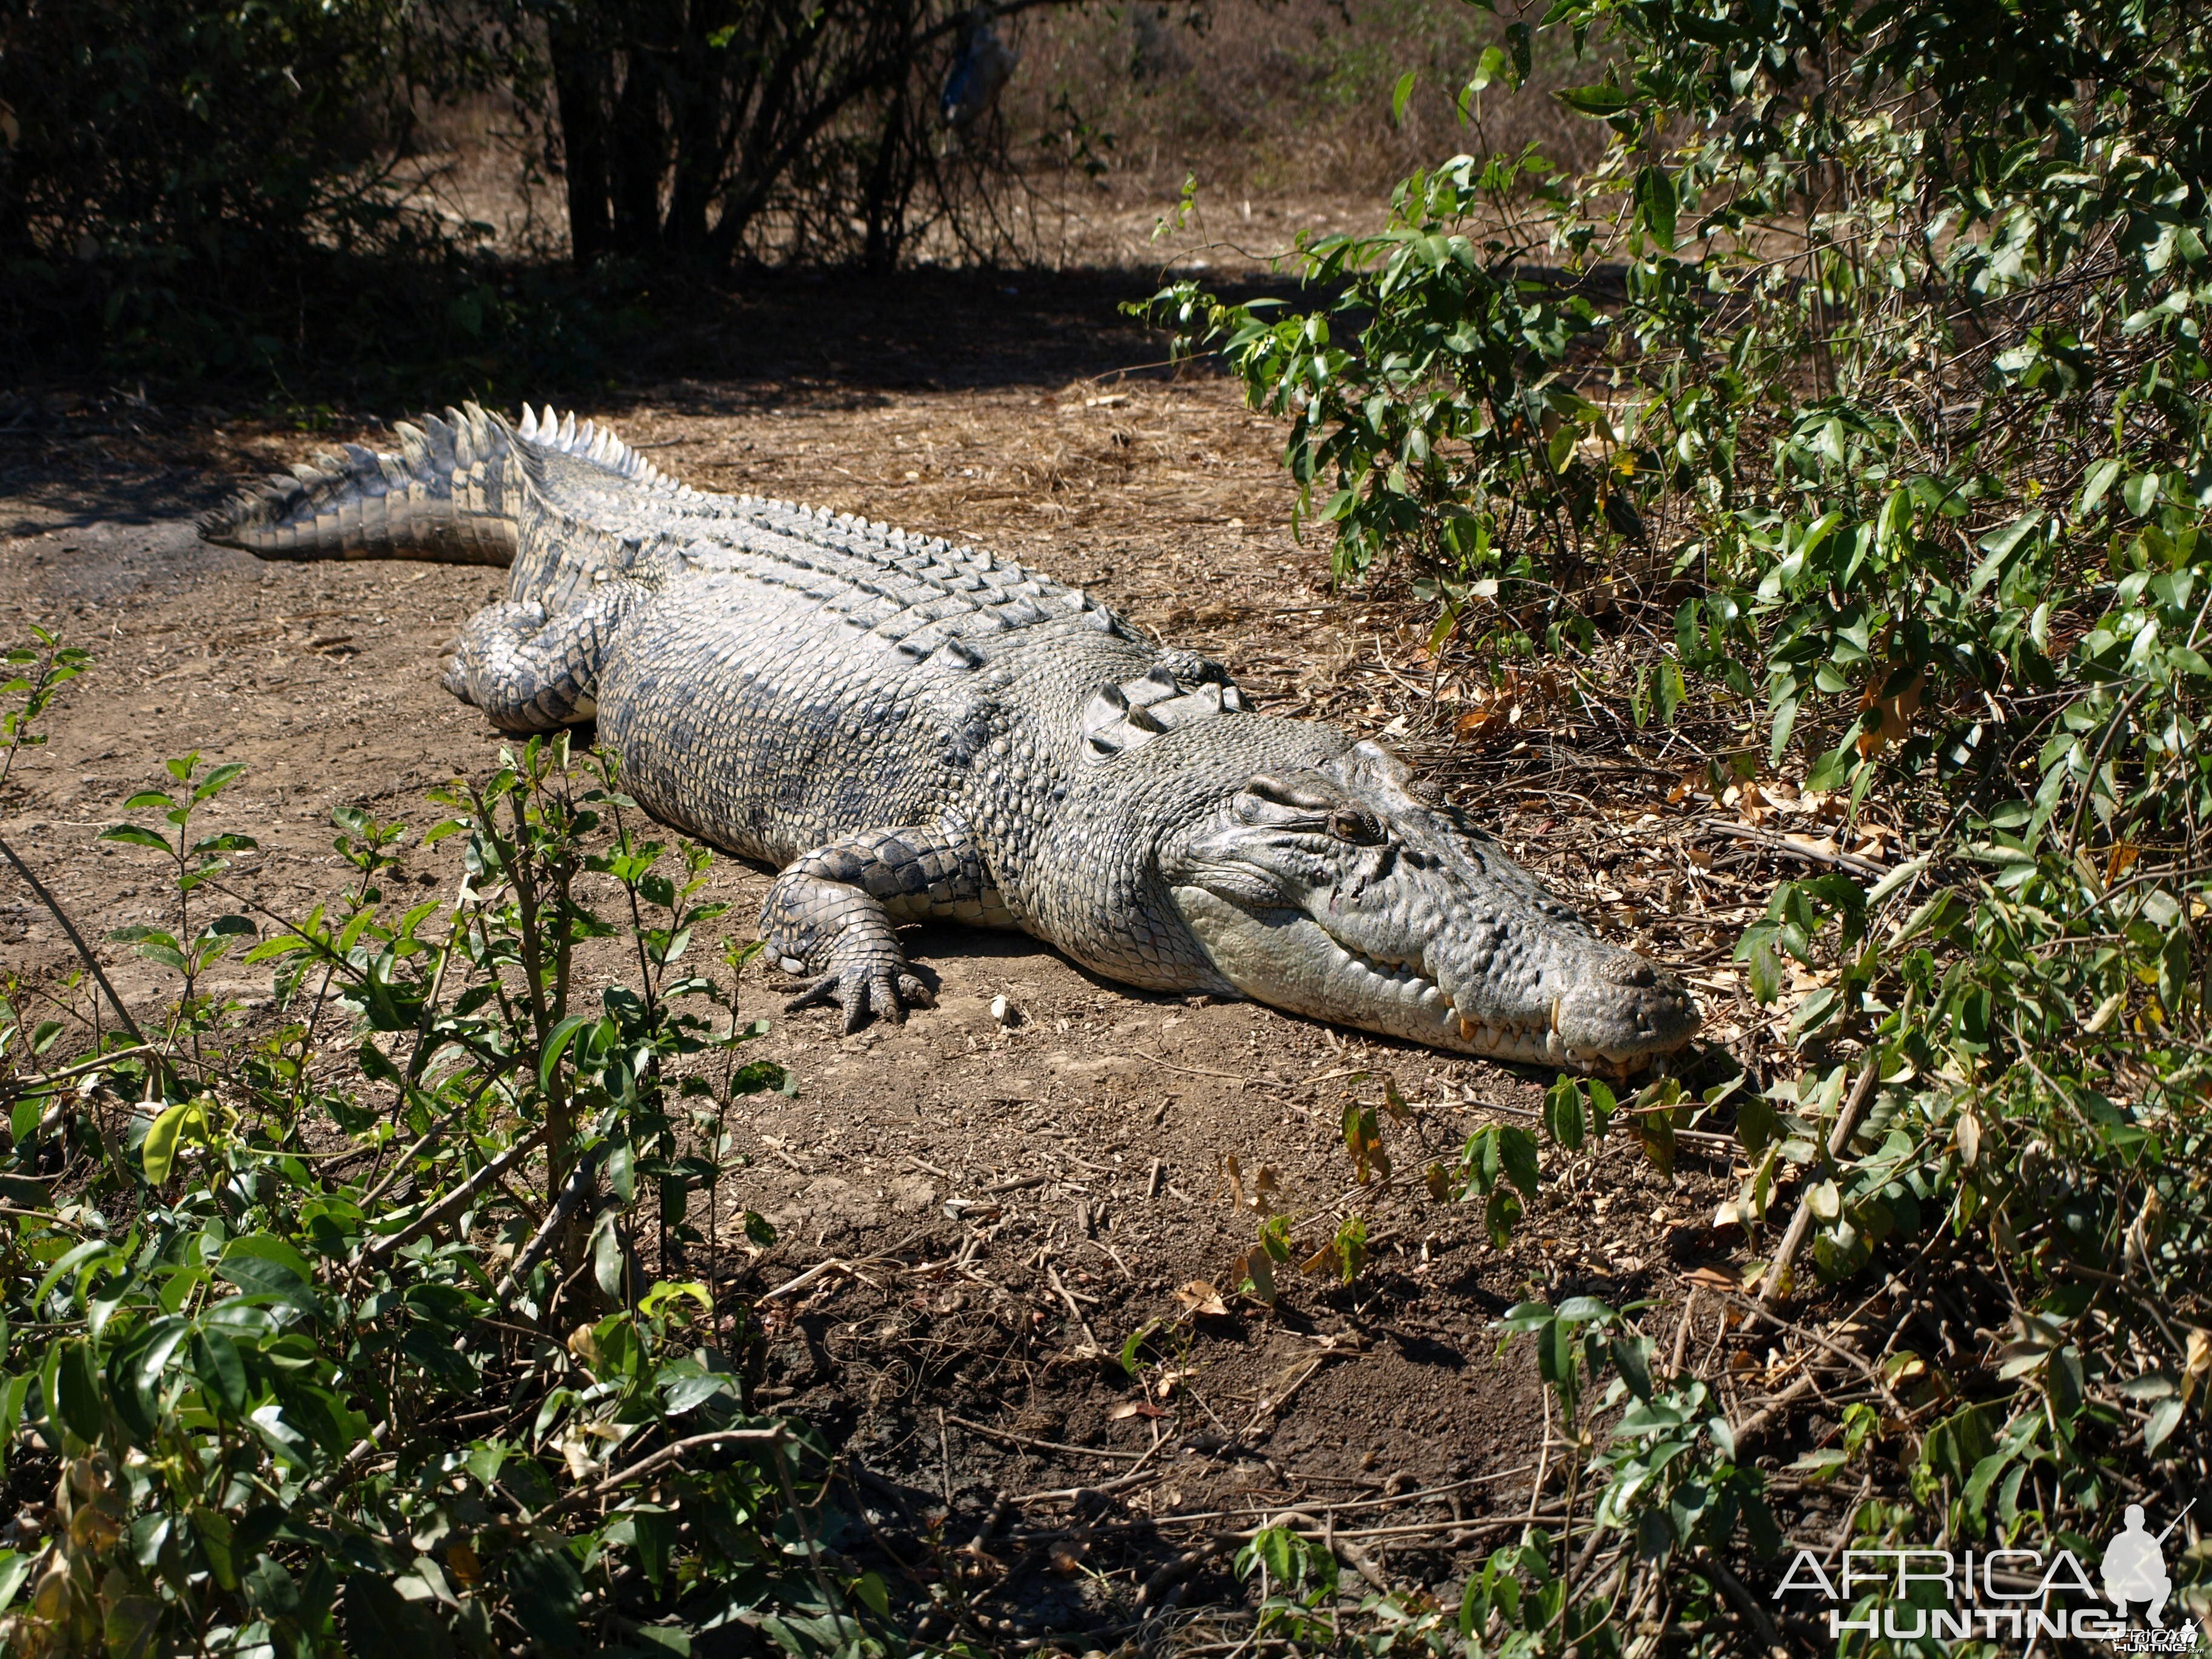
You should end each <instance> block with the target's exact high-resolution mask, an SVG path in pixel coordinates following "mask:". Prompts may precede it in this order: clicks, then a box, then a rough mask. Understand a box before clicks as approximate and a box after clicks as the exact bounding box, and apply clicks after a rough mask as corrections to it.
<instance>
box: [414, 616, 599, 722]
mask: <svg viewBox="0 0 2212 1659" xmlns="http://www.w3.org/2000/svg"><path fill="white" fill-rule="evenodd" d="M628 608H629V593H628V592H626V591H625V590H624V589H623V588H621V587H619V586H610V587H606V588H602V589H600V590H599V591H598V592H593V593H592V595H591V596H590V597H589V598H587V599H585V600H584V602H583V603H582V604H581V605H578V606H576V607H575V608H574V609H572V610H568V611H562V612H561V613H560V614H559V615H557V616H553V617H549V616H547V615H546V613H545V607H544V605H539V604H537V603H536V602H535V601H532V602H531V603H529V604H525V605H517V604H513V603H510V602H507V601H504V600H502V601H501V603H499V604H497V605H486V606H485V607H484V608H483V610H481V611H477V614H476V615H475V616H473V617H470V618H469V620H468V623H467V625H466V626H465V628H463V629H462V630H461V637H460V640H459V643H458V645H457V647H456V648H455V651H454V653H453V665H451V666H450V667H449V668H447V671H446V675H445V684H446V690H448V691H450V692H452V693H453V695H454V696H457V697H459V699H460V700H461V701H462V702H472V703H474V704H475V705H476V706H477V708H481V709H483V711H484V713H485V714H487V715H488V716H489V718H490V720H491V723H492V724H493V725H494V726H497V727H499V729H500V730H501V731H502V732H550V731H553V730H554V729H556V727H559V726H567V725H569V724H571V723H572V722H574V721H576V720H589V719H591V718H592V714H593V713H594V712H595V711H596V709H597V707H598V705H597V703H596V702H595V701H594V699H593V696H592V691H593V688H594V687H595V685H596V684H597V683H598V680H599V659H600V658H601V656H603V655H604V654H605V651H606V648H607V643H608V641H610V640H611V639H612V638H613V636H614V630H615V625H616V624H617V623H618V622H620V621H621V620H622V614H623V611H625V610H627V609H628Z"/></svg>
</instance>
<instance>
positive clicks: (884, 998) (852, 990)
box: [783, 963, 937, 1036]
mask: <svg viewBox="0 0 2212 1659" xmlns="http://www.w3.org/2000/svg"><path fill="white" fill-rule="evenodd" d="M833 1002H834V1003H836V1005H837V1006H839V1007H841V1008H842V1009H843V1010H844V1011H845V1035H846V1036H851V1035H852V1034H853V1033H854V1032H855V1031H857V1030H860V1028H861V1027H862V1026H863V1025H866V1024H867V1023H868V1019H869V1017H870V1016H871V1015H875V1014H880V1015H881V1016H883V1018H885V1019H887V1020H889V1021H890V1023H891V1024H894V1025H903V1024H905V1023H906V1011H907V1010H908V1008H929V1007H933V1006H936V1002H937V999H936V998H935V997H934V996H933V995H932V994H930V989H929V987H927V985H925V984H923V983H922V982H921V981H920V980H919V979H916V978H915V976H914V975H912V974H911V973H909V972H908V971H907V970H906V969H904V968H902V967H901V966H899V965H897V964H896V963H861V964H858V965H855V966H854V967H851V968H846V969H838V970H836V971H834V972H831V973H828V974H824V975H823V976H822V977H821V978H820V979H817V980H816V981H814V983H813V984H811V985H810V986H808V987H806V988H805V990H804V991H801V992H800V993H799V994H798V995H797V996H795V997H793V998H792V1000H790V1001H788V1002H787V1003H785V1004H784V1005H783V1011H784V1012H786V1013H787V1014H795V1013H797V1012H799V1010H800V1009H801V1008H819V1007H823V1006H827V1005H829V1004H830V1003H833Z"/></svg>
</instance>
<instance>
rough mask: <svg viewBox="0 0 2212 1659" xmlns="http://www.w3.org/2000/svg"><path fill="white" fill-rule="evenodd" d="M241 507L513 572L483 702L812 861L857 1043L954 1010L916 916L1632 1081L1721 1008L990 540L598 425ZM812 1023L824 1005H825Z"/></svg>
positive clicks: (349, 542)
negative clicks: (853, 504) (879, 1025)
mask: <svg viewBox="0 0 2212 1659" xmlns="http://www.w3.org/2000/svg"><path fill="white" fill-rule="evenodd" d="M398 432H399V435H400V440H401V444H400V448H399V449H398V452H396V453H392V454H388V455H378V454H376V453H373V452H371V451H369V450H367V449H363V448H361V447H357V446H356V447H349V449H348V450H347V452H346V453H345V454H344V455H343V456H324V457H320V458H319V459H318V461H317V464H316V465H313V466H301V467H297V468H295V470H294V476H293V477H278V478H276V479H274V480H273V481H272V484H271V487H270V488H267V489H263V490H260V491H258V492H254V493H251V494H248V495H244V496H241V497H240V498H239V500H238V501H235V502H234V503H233V504H232V506H231V507H229V508H228V509H227V510H226V511H225V512H223V513H219V514H217V515H216V516H215V517H214V518H213V519H211V520H209V521H208V523H207V524H206V525H204V526H203V527H202V533H203V534H204V535H205V536H206V537H207V538H209V539H210V540H211V541H216V542H221V543H223V544H226V545H229V546H234V547H241V548H244V549H246V550H248V551H250V552H253V553H257V554H258V555H260V556H263V557H265V558H283V559H307V558H386V557H405V556H423V557H429V558H441V559H447V560H462V561H468V562H488V563H507V564H508V565H509V566H510V568H511V570H512V574H511V577H510V579H509V583H508V598H507V600H506V601H505V602H503V603H501V604H499V605H490V606H488V607H486V609H485V610H483V611H481V612H479V613H478V614H477V616H476V617H473V618H472V619H471V621H470V623H469V624H468V626H467V628H466V629H465V630H464V631H463V634H462V636H461V639H460V640H459V642H458V645H457V647H456V652H455V656H454V659H453V664H452V665H451V667H450V669H449V670H448V671H447V677H446V683H447V685H448V686H449V687H450V688H451V689H452V690H453V691H454V692H455V693H456V695H458V696H461V697H463V698H465V699H466V700H467V701H469V702H472V703H474V704H476V705H477V707H479V708H483V710H484V711H485V713H486V714H488V715H489V717H490V718H491V720H492V721H493V723H494V724H495V725H497V726H500V727H501V729H503V730H507V731H512V732H528V731H544V730H550V729H551V728H553V727H555V726H560V725H562V724H565V723H568V722H571V721H575V720H588V719H594V718H596V720H598V722H599V741H600V742H601V743H603V744H606V745H607V746H608V747H610V748H611V749H612V750H614V751H615V752H616V753H617V755H619V756H620V757H621V760H622V765H623V777H624V780H625V784H626V787H628V788H629V791H630V793H632V794H634V795H635V797H636V798H637V799H638V800H639V801H640V802H641V804H643V805H645V806H646V807H647V810H649V811H652V812H653V814H654V815H655V816H657V817H660V818H662V819H663V820H665V821H666V822H667V823H672V824H675V825H677V826H678V827H679V828H681V829H684V830H687V831H689V832H690V833H692V834H694V835H696V836H702V837H703V838H704V839H706V840H708V841H710V842H714V843H715V844H717V845H719V846H721V847H724V848H728V849H730V850H731V851H732V852H734V853H737V854H741V855H743V856H744V857H746V858H750V859H756V860H761V861H762V862H763V863H766V864H769V865H771V866H775V867H776V868H777V869H779V870H781V872H783V873H782V874H781V877H780V878H778V879H777V881H776V883H775V886H774V888H773V889H772V890H770V892H769V898H768V902H767V904H766V906H765V907H764V908H763V914H762V921H761V925H762V933H763V937H764V938H765V939H767V941H768V944H769V950H770V951H771V952H772V953H773V954H774V955H775V957H776V958H777V959H778V960H779V961H780V962H781V963H782V965H783V966H784V967H786V968H787V969H790V970H791V971H793V972H798V973H807V974H811V975H815V976H816V978H815V982H814V984H813V985H812V986H811V987H810V988H809V989H808V991H807V992H806V993H805V994H804V995H802V996H801V997H800V998H799V1004H804V1003H806V1002H810V1001H836V1002H837V1003H839V1004H841V1005H842V1007H843V1008H844V1011H845V1015H846V1023H847V1029H848V1030H852V1029H856V1028H857V1027H858V1026H859V1025H860V1024H861V1023H863V1022H864V1021H865V1020H866V1018H869V1017H870V1015H872V1014H881V1015H884V1016H885V1017H886V1018H892V1019H898V1018H903V1015H904V1010H905V1008H906V1006H908V1004H910V1003H914V1002H917V1001H921V1000H926V997H927V992H926V990H925V988H924V987H923V986H922V984H921V981H919V980H918V979H916V978H915V976H914V975H913V974H912V973H911V972H910V971H909V970H908V965H907V963H906V959H905V957H904V955H903V953H902V951H901V950H900V947H899V944H898V939H897V934H896V927H897V925H898V924H899V923H901V922H902V921H915V920H919V919H921V918H923V917H936V918H943V919H949V920H957V921H968V922H973V923H977V924H981V925H986V926H996V927H1020V928H1024V929H1025V930H1027V931H1028V932H1030V933H1034V934H1035V935H1036V936H1037V937H1038V938H1040V939H1045V940H1047V941H1048V942H1049V943H1051V944H1052V945H1056V946H1057V947H1058V948H1059V949H1060V950H1061V951H1065V952H1066V954H1067V955H1068V956H1070V957H1073V958H1074V959H1075V960H1076V961H1077V962H1079V963H1082V964H1083V965H1084V966H1085V967H1086V968H1088V969H1091V970H1092V971H1094V972H1096V973H1098V974H1100V975H1104V976H1105V977H1108V978H1110V979H1114V980H1118V981H1121V982H1122V983H1125V984H1129V985H1136V986H1141V987H1146V988H1147V989H1154V990H1163V991H1180V992H1211V993H1213V994H1218V995H1242V996H1247V997H1250V998H1253V999H1255V1000H1258V1001H1262V1002H1267V1003H1270V1004H1272V1005H1273V1006H1277V1007H1279V1008H1285V1009H1289V1010H1291V1011H1293V1012H1298V1013H1303V1014H1309V1015H1311V1016H1314V1017H1315V1018H1321V1019H1328V1020H1334V1021H1337V1022H1340V1023H1341V1024H1346V1025H1355V1026H1359V1027H1363V1028H1364V1029H1366V1030H1374V1031H1382V1032H1386V1033H1388V1034H1389V1035H1392V1036H1401V1037H1407V1038H1410V1039H1412V1040H1413V1041H1415V1042H1421V1043H1425V1044H1428V1045H1429V1046H1431V1047H1433V1048H1443V1049H1449V1050H1454V1051H1456V1052H1460V1053H1466V1054H1486V1055H1492V1056H1494V1057H1496V1058H1499V1059H1504V1060H1528V1061H1534V1062H1538V1063H1543V1064H1553V1065H1559V1066H1573V1067H1577V1068H1580V1069H1584V1070H1593V1071H1604V1072H1608V1073H1617V1074H1625V1073H1627V1072H1629V1071H1632V1070H1633V1069H1635V1068H1636V1067H1638V1066H1641V1065H1643V1064H1644V1063H1646V1062H1648V1061H1650V1060H1654V1059H1656V1058H1658V1057H1660V1056H1662V1055H1665V1054H1669V1053H1671V1052H1673V1051H1674V1050H1675V1049H1677V1048H1680V1047H1681V1046H1682V1045H1683V1044H1684V1043H1686V1042H1688V1041H1689V1039H1690V1037H1691V1036H1692V1034H1693V1033H1694V1032H1695V1031H1696V1030H1697V1024H1698V1013H1697V1008H1696V1006H1695V1004H1694V1003H1692V1000H1690V998H1689V995H1688V994H1687V993H1686V992H1685V991H1684V990H1683V989H1682V987H1681V986H1680V983H1679V982H1678V981H1676V980H1674V978H1673V977H1672V976H1671V975H1668V974H1666V973H1664V972H1663V971H1662V970H1660V969H1656V968H1655V967H1653V966H1652V965H1651V964H1650V963H1648V962H1646V961H1644V959H1643V958H1642V957H1637V956H1634V955H1632V954H1631V953H1629V952H1627V951H1621V950H1619V949H1617V948H1615V947H1614V946H1612V945H1607V944H1605V943H1603V942H1602V941H1601V940H1600V939H1598V938H1597V937H1596V936H1595V934H1593V933H1591V932H1590V931H1589V929H1588V928H1587V927H1584V926H1583V924H1582V922H1581V921H1578V920H1577V918H1576V916H1575V915H1574V914H1573V913H1572V912H1571V911H1570V910H1569V909H1567V908H1565V906H1564V905H1562V904H1560V903H1559V901H1558V900H1556V899H1555V898H1553V896H1551V895H1550V894H1548V893H1547V892H1546V891H1545V890H1544V889H1543V888H1542V886H1541V885H1540V884H1538V883H1537V882H1536V880H1535V879H1534V878H1533V877H1531V876H1529V875H1528V873H1527V872H1525V871H1523V870H1522V869H1520V868H1519V867H1518V866H1515V865H1514V864H1512V863H1511V862H1510V861H1509V860H1506V859H1505V858H1504V857H1503V856H1502V855H1501V854H1499V852H1498V848H1497V847H1496V845H1495V844H1494V843H1493V842H1490V841H1489V840H1488V839H1486V837H1485V836H1482V835H1481V834H1480V832H1479V831H1478V830H1476V829H1474V827H1473V826H1472V825H1470V824H1469V823H1467V822H1466V820H1465V819H1464V818H1463V817H1462V815H1461V814H1460V813H1459V812H1458V811H1456V810H1455V809H1454V808H1452V807H1450V806H1449V805H1445V804H1443V802H1441V801H1439V800H1437V799H1432V798H1431V797H1429V796H1427V795H1426V794H1425V793H1422V792H1421V791H1420V790H1419V788H1418V787H1416V786H1415V785H1414V784H1413V781H1412V779H1411V775H1410V774H1409V773H1408V772H1407V769H1406V768H1405V767H1404V766H1403V765H1402V764H1401V763H1400V762H1398V761H1397V760H1396V759H1395V757H1392V756H1391V755H1389V753H1388V752H1386V751H1385V750H1382V749H1379V748H1377V747H1376V745H1374V744H1370V743H1360V742H1356V741H1355V740H1354V739H1353V738H1352V736H1351V735H1350V734H1349V733H1347V732H1343V731H1341V730H1340V729H1339V728H1337V727H1335V726H1328V725H1325V724H1322V723H1321V722H1318V721H1303V720H1279V719H1276V718H1273V717H1271V716H1268V715H1264V714H1254V713H1250V712H1249V711H1247V710H1246V709H1245V708H1244V706H1243V698H1242V697H1241V696H1239V695H1238V693H1237V690H1236V688H1235V687H1234V686H1233V685H1232V684H1231V683H1230V681H1229V678H1228V676H1227V674H1226V673H1225V672H1224V671H1223V670H1222V669H1221V667H1220V665H1218V664H1216V663H1212V662H1209V661H1207V660H1206V659H1203V658H1200V657H1195V656H1192V655H1190V654H1188V653H1183V652H1177V651H1163V650H1160V649H1158V648H1156V647H1153V646H1152V644H1150V643H1149V642H1148V641H1146V640H1145V639H1143V638H1142V637H1141V636H1139V635H1138V634H1137V633H1136V632H1135V631H1134V630H1133V629H1130V628H1129V627H1127V625H1126V624H1125V623H1122V622H1121V620H1120V619H1119V618H1117V617H1115V616H1114V615H1113V614H1112V613H1111V612H1109V611H1104V610H1102V609H1100V608H1099V607H1098V606H1097V605H1096V604H1094V603H1093V602H1092V601H1091V599H1089V598H1088V597H1087V596H1086V595H1085V594H1083V593H1081V592H1077V591H1076V590H1074V589H1073V588H1068V587H1065V586H1061V585H1060V584H1059V583H1057V582H1054V581H1052V580H1049V579H1048V578H1045V577H1042V576H1039V575H1036V574H1034V573H1032V572H1030V571H1028V570H1024V569H1023V568H1021V567H1020V566H1018V565H1015V564H1011V563H1009V562H1006V561H1005V560H1002V559H997V558H994V557H993V556H991V555H990V554H988V553H984V552H980V551H978V550H975V549H973V548H967V547H953V546H951V545H950V544H947V543H945V542H944V541H941V540H936V539H930V538H921V537H910V536H908V535H906V534H904V533H903V532H897V531H892V530H889V529H887V528H886V527H885V526H881V525H872V524H869V523H867V522H866V521H864V520H854V519H848V518H834V517H832V516H831V515H829V513H822V512H816V511H811V510H809V509H807V508H805V507H795V506H793V505H792V504H790V503H788V502H781V501H760V500H756V499H753V498H750V497H747V498H732V497H729V496H721V495H702V494H700V493H698V492H696V491H694V490H691V489H687V488H684V487H683V486H680V485H678V484H675V483H671V482H670V481H669V480H667V479H665V478H663V477H660V476H659V474H658V473H657V472H655V471H653V468H652V467H651V466H649V465H647V464H646V463H645V462H644V461H643V460H642V459H641V458H640V457H638V456H637V455H635V453H633V452H631V451H630V450H629V449H627V448H626V447H623V445H622V444H621V443H619V442H618V441H616V440H615V439H614V437H613V435H612V434H611V433H606V432H599V431H595V429H594V428H592V426H591V424H590V423H588V422H586V424H585V425H584V426H583V428H580V429H579V428H577V426H576V424H575V419H574V416H569V417H568V419H567V420H566V421H565V422H562V423H560V424H557V425H556V423H555V422H554V420H553V418H552V416H551V412H550V410H549V411H547V413H546V415H545V416H544V418H543V419H542V420H541V419H540V418H538V416H533V415H532V412H531V411H530V410H528V409H527V408H526V409H525V410H524V411H523V420H522V423H521V425H520V428H515V427H511V426H509V425H508V424H507V422H504V421H502V420H501V419H500V418H499V417H497V416H492V415H488V414H486V413H484V412H483V410H478V409H476V408H474V407H473V406H471V408H469V409H468V410H465V411H455V410H447V416H446V418H445V419H444V420H442V421H441V420H437V419H426V420H425V421H424V422H423V423H422V427H421V428H414V427H406V426H403V427H401V428H398ZM794 1006H798V1005H796V1004H795V1005H794Z"/></svg>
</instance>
